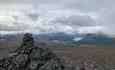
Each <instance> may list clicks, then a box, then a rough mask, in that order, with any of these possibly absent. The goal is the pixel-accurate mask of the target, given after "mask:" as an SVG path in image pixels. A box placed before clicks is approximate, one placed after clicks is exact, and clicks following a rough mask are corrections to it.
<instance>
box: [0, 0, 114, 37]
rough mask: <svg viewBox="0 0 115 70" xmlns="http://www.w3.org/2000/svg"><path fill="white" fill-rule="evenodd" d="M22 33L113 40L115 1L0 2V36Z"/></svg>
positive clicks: (54, 0)
mask: <svg viewBox="0 0 115 70" xmlns="http://www.w3.org/2000/svg"><path fill="white" fill-rule="evenodd" d="M25 32H31V33H34V34H41V33H51V32H66V33H69V34H74V33H85V34H86V33H104V34H106V35H108V36H112V37H115V0H0V34H17V33H25Z"/></svg>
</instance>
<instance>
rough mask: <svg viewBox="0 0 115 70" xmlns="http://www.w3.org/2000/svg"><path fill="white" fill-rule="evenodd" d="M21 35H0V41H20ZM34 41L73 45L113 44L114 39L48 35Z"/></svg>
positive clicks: (77, 35)
mask: <svg viewBox="0 0 115 70" xmlns="http://www.w3.org/2000/svg"><path fill="white" fill-rule="evenodd" d="M22 37H23V34H17V35H0V41H21V40H22ZM33 37H34V39H35V40H36V41H38V40H42V41H55V42H67V43H73V44H115V38H110V37H107V36H105V35H103V34H86V35H84V34H75V35H72V34H66V33H63V32H59V33H48V34H40V35H33Z"/></svg>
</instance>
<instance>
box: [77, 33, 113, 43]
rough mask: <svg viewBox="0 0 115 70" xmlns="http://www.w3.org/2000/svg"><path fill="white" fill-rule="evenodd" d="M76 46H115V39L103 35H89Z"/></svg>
mask: <svg viewBox="0 0 115 70" xmlns="http://www.w3.org/2000/svg"><path fill="white" fill-rule="evenodd" d="M76 44H115V38H110V37H107V36H105V35H102V34H87V35H85V36H84V38H83V39H81V40H80V41H78V42H76Z"/></svg>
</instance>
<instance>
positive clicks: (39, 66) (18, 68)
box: [0, 34, 64, 70]
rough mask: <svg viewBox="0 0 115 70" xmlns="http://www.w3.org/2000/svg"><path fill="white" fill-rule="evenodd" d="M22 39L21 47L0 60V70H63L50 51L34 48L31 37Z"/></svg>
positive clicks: (27, 36) (26, 36) (26, 35)
mask: <svg viewBox="0 0 115 70" xmlns="http://www.w3.org/2000/svg"><path fill="white" fill-rule="evenodd" d="M24 38H25V39H23V43H22V45H21V47H19V48H18V49H17V50H16V51H14V52H12V53H11V54H10V55H9V56H8V57H6V58H3V59H1V60H0V70H64V66H63V64H62V63H61V61H60V60H59V59H58V58H57V57H56V56H55V55H54V54H53V53H52V52H51V50H50V49H48V48H42V47H39V46H34V41H33V38H32V36H31V35H28V34H25V36H24ZM28 38H29V39H28Z"/></svg>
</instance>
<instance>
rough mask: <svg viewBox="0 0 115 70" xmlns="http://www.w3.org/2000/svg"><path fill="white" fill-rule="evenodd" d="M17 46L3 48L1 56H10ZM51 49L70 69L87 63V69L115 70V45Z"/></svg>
mask: <svg viewBox="0 0 115 70" xmlns="http://www.w3.org/2000/svg"><path fill="white" fill-rule="evenodd" d="M16 48H17V47H10V48H1V49H0V58H2V57H5V56H8V55H9V53H10V52H11V51H13V50H15V49H16ZM50 49H51V50H52V51H53V52H54V53H55V54H56V55H57V57H58V58H60V60H61V62H62V63H63V64H64V66H65V67H66V68H68V69H69V70H73V68H74V69H75V70H78V69H79V68H80V66H82V65H83V66H84V65H85V67H87V70H115V47H111V46H105V47H104V46H100V47H51V48H50ZM89 68H91V69H89ZM92 68H95V69H92Z"/></svg>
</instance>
